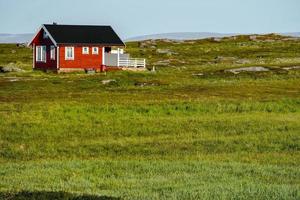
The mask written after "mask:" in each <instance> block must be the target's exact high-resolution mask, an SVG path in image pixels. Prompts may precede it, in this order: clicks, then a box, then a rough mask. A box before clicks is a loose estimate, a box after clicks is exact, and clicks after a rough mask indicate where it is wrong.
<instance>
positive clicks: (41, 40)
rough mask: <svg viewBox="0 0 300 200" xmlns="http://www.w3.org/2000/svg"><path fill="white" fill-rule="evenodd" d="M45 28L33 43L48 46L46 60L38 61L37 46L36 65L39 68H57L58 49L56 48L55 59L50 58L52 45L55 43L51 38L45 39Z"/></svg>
mask: <svg viewBox="0 0 300 200" xmlns="http://www.w3.org/2000/svg"><path fill="white" fill-rule="evenodd" d="M43 32H44V30H41V31H40V32H39V33H38V34H37V35H36V37H35V38H34V40H33V42H32V43H33V44H34V45H35V47H36V46H40V45H45V46H46V62H37V61H36V58H35V56H36V48H35V49H34V55H33V56H34V66H35V68H37V69H45V70H46V69H51V70H55V69H56V68H57V61H56V59H57V57H56V55H57V50H56V49H55V59H54V60H50V46H51V45H54V44H53V42H52V41H51V39H50V38H47V39H44V38H43Z"/></svg>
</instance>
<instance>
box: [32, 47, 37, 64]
mask: <svg viewBox="0 0 300 200" xmlns="http://www.w3.org/2000/svg"><path fill="white" fill-rule="evenodd" d="M32 54H33V56H32V60H33V62H32V69H35V56H36V53H35V45H34V44H33V47H32Z"/></svg>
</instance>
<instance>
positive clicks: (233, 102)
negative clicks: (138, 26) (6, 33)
mask: <svg viewBox="0 0 300 200" xmlns="http://www.w3.org/2000/svg"><path fill="white" fill-rule="evenodd" d="M157 49H167V50H168V51H169V53H166V54H165V53H158V52H157ZM12 50H14V51H12ZM127 51H128V52H130V53H131V54H132V55H133V56H134V57H145V58H147V60H148V63H149V68H151V67H152V66H154V65H155V66H156V69H157V71H156V72H111V73H108V74H107V75H104V74H95V75H86V74H83V73H71V74H53V73H42V72H37V71H34V72H32V71H31V69H30V68H31V67H30V66H31V64H30V63H31V61H32V58H31V50H30V49H28V48H24V47H15V45H0V52H1V54H0V65H6V64H8V63H11V62H14V63H15V65H17V66H19V67H20V68H23V69H25V72H20V73H3V74H0V199H14V200H17V199H18V200H19V199H25V200H27V199H97V200H98V199H299V198H300V169H299V165H300V152H299V150H300V149H299V147H300V123H299V122H300V70H297V69H291V70H286V69H285V68H286V67H293V66H300V41H294V40H287V39H286V38H283V37H279V36H276V35H266V36H258V37H257V39H256V40H255V41H253V40H250V39H249V37H248V36H241V37H237V38H226V39H223V40H222V41H214V40H211V39H207V40H199V41H186V42H184V43H178V42H172V41H148V42H146V44H139V43H136V42H133V43H128V44H127ZM12 52H14V53H12ZM247 66H264V67H267V68H268V69H269V70H270V71H267V72H242V73H240V74H232V73H230V72H226V71H225V70H226V69H230V68H238V67H247ZM110 79H114V80H115V82H111V83H110V84H106V85H104V84H102V83H101V81H102V80H110Z"/></svg>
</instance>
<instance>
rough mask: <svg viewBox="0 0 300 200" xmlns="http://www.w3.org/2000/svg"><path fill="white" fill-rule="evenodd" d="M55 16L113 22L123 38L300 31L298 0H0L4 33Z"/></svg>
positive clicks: (30, 29) (30, 27) (22, 29)
mask: <svg viewBox="0 0 300 200" xmlns="http://www.w3.org/2000/svg"><path fill="white" fill-rule="evenodd" d="M53 21H55V22H58V23H60V24H100V25H102V24H103V25H112V26H113V27H114V28H115V29H116V31H117V32H118V33H119V35H120V36H121V37H122V38H128V37H132V36H139V35H146V34H152V33H168V32H219V33H267V32H299V31H300V0H0V33H32V32H35V31H36V29H37V28H38V27H39V26H40V24H42V23H52V22H53Z"/></svg>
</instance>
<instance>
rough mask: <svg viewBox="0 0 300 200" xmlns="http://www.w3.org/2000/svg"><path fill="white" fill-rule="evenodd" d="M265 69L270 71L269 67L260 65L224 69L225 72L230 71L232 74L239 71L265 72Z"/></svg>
mask: <svg viewBox="0 0 300 200" xmlns="http://www.w3.org/2000/svg"><path fill="white" fill-rule="evenodd" d="M267 71H270V69H268V68H266V67H261V66H252V67H242V68H236V69H227V70H225V72H230V73H233V74H239V73H241V72H267Z"/></svg>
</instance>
